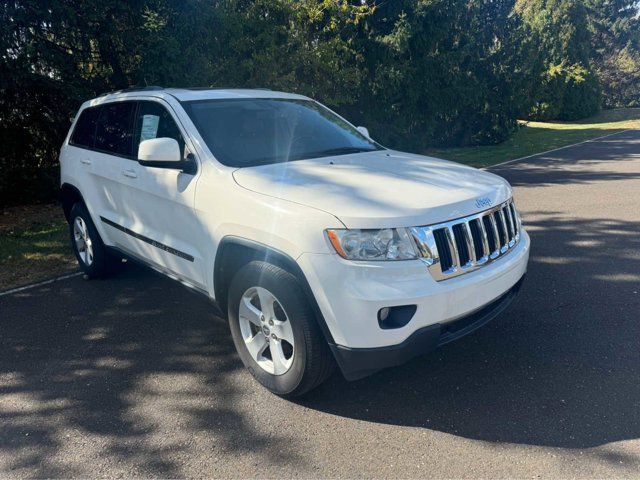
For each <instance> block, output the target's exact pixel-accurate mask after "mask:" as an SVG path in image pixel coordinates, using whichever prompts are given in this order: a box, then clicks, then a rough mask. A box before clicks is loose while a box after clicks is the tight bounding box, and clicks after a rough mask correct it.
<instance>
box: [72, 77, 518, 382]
mask: <svg viewBox="0 0 640 480" xmlns="http://www.w3.org/2000/svg"><path fill="white" fill-rule="evenodd" d="M60 163H61V177H62V178H61V186H62V205H63V208H64V212H65V215H66V218H67V219H68V221H69V225H70V232H71V241H72V245H73V248H74V250H75V253H76V256H77V258H78V262H79V263H80V267H81V268H82V270H83V271H84V272H85V273H86V274H87V275H88V276H89V277H98V276H103V275H105V274H106V273H107V272H108V271H109V270H110V268H109V267H110V265H114V264H116V263H119V262H120V260H121V258H122V257H127V258H132V259H136V260H138V261H141V262H143V263H144V264H146V265H148V266H150V267H152V268H154V269H156V270H158V271H160V272H162V273H164V274H166V275H167V276H169V277H171V278H174V279H177V280H179V281H180V282H182V283H183V284H185V285H187V286H189V287H191V288H193V289H195V290H198V291H200V292H202V293H203V294H205V295H206V296H207V297H209V298H210V299H213V300H215V301H216V302H217V304H218V305H219V306H220V308H221V310H222V311H223V312H226V313H227V314H228V319H229V325H230V328H231V333H232V336H233V340H234V342H235V345H236V348H237V350H238V353H239V355H240V358H241V359H242V361H243V362H244V364H245V365H246V367H247V368H248V369H249V370H250V371H251V373H252V374H253V375H254V376H255V378H256V379H257V380H258V381H259V382H260V383H262V384H263V385H264V386H265V387H267V388H268V389H269V390H271V391H272V392H275V393H277V394H280V395H299V394H302V393H304V392H306V391H308V390H310V389H312V388H314V387H315V386H317V385H319V384H320V383H321V382H322V381H323V380H324V379H326V378H327V376H328V375H329V374H330V373H331V371H332V368H333V366H334V365H335V364H337V365H338V366H339V368H340V370H341V371H342V373H343V374H344V376H345V377H346V378H347V379H350V380H353V379H357V378H361V377H364V376H366V375H368V374H371V373H373V372H375V371H376V370H379V369H381V368H384V367H389V366H392V365H399V364H401V363H403V362H405V361H407V360H408V359H410V358H412V357H414V356H416V355H418V354H421V353H424V352H427V351H429V350H431V349H433V348H435V347H437V346H439V345H442V344H444V343H446V342H449V341H451V340H453V339H456V338H458V337H460V336H462V335H465V334H467V333H469V332H471V331H473V330H475V329H476V328H478V327H479V326H481V325H483V324H484V323H486V322H487V321H489V320H490V319H492V318H493V317H495V316H496V315H497V314H498V313H500V312H501V311H502V310H504V308H505V307H506V306H507V305H508V304H509V303H510V301H511V300H512V299H513V298H514V296H515V294H516V293H517V291H518V289H519V287H520V284H521V283H522V278H523V276H524V274H525V272H526V269H527V261H528V257H529V237H528V235H527V233H526V232H525V231H524V229H523V228H522V225H521V222H520V218H519V216H518V213H517V211H516V209H515V207H514V204H513V200H512V191H511V188H510V186H509V184H508V183H507V182H506V181H505V180H503V179H502V178H500V177H498V176H496V175H493V174H491V173H488V172H483V171H480V170H476V169H473V168H469V167H466V166H463V165H459V164H456V163H452V162H447V161H444V160H438V159H434V158H430V157H424V156H420V155H413V154H408V153H402V152H398V151H394V150H389V149H386V148H384V147H382V146H380V145H379V144H378V143H376V142H374V141H373V140H371V138H369V134H368V132H367V130H366V129H365V128H363V127H357V128H356V127H354V126H352V125H351V124H350V123H349V122H347V121H346V120H345V119H343V118H341V117H340V116H338V115H337V114H335V113H334V112H332V111H331V110H329V109H327V108H326V107H323V106H322V105H320V104H319V103H317V102H315V101H313V100H311V99H309V98H307V97H303V96H300V95H293V94H288V93H281V92H273V91H269V90H223V89H163V88H160V87H147V88H144V89H138V90H129V91H120V92H115V93H111V94H106V95H103V96H101V97H98V98H96V99H94V100H91V101H88V102H86V103H84V104H83V105H82V107H81V108H80V111H79V113H78V115H77V116H76V120H75V121H74V123H73V125H72V127H71V130H70V132H69V135H68V136H67V139H66V140H65V142H64V145H63V146H62V150H61V154H60Z"/></svg>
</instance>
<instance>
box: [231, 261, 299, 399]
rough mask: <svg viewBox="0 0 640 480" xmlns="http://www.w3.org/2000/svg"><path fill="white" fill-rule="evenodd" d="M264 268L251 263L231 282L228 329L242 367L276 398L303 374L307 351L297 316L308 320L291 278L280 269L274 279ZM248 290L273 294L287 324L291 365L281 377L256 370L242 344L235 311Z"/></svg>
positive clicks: (254, 363) (295, 386)
mask: <svg viewBox="0 0 640 480" xmlns="http://www.w3.org/2000/svg"><path fill="white" fill-rule="evenodd" d="M268 266H269V265H268V264H264V263H262V262H252V263H250V264H248V265H246V266H245V267H243V268H242V269H241V270H240V271H239V272H238V274H237V276H236V277H235V278H234V279H233V281H232V284H231V288H230V290H229V302H228V316H229V327H230V329H231V336H232V337H233V342H234V343H235V346H236V350H237V351H238V355H239V356H240V359H241V360H242V363H244V365H245V367H247V369H248V370H249V371H250V372H251V374H252V375H253V376H254V377H255V378H256V379H257V380H258V381H259V382H260V383H261V384H262V385H264V386H265V387H266V388H267V389H269V390H271V391H272V392H274V393H276V394H278V395H287V394H289V393H291V392H293V391H294V390H295V389H296V388H297V387H298V386H299V385H300V383H301V382H302V379H303V377H304V374H305V369H306V364H307V348H306V339H305V335H304V330H303V328H302V325H301V321H300V317H301V316H305V317H307V318H308V316H309V315H310V314H311V310H310V308H309V306H308V304H307V302H306V298H305V297H304V293H303V292H302V290H301V289H300V287H299V285H298V282H297V280H296V279H295V277H294V276H293V275H291V274H290V273H288V272H285V271H283V270H281V272H282V273H285V274H286V275H282V274H280V275H278V276H276V275H274V273H273V271H272V270H271V269H269V268H265V267H268ZM251 287H263V288H266V289H267V290H269V291H270V292H271V293H272V294H273V295H275V297H276V298H277V299H278V302H279V303H280V305H281V306H282V308H283V309H284V311H285V312H286V314H287V317H288V318H289V322H290V323H291V329H292V331H293V338H294V341H295V347H294V348H295V350H294V358H293V364H292V365H291V368H289V370H288V371H287V372H286V373H284V374H282V375H272V374H270V373H268V372H267V371H265V370H264V369H263V368H262V367H260V365H258V363H257V362H256V361H255V360H254V359H253V358H252V357H251V355H250V353H249V351H248V349H247V347H246V345H245V343H244V339H243V337H242V333H241V331H240V323H239V316H238V312H239V306H240V300H241V299H242V296H243V295H244V293H245V292H246V291H247V290H248V289H249V288H251Z"/></svg>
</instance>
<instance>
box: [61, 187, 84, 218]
mask: <svg viewBox="0 0 640 480" xmlns="http://www.w3.org/2000/svg"><path fill="white" fill-rule="evenodd" d="M77 202H83V203H84V198H83V197H82V194H81V193H80V190H78V188H77V187H75V186H73V185H71V184H70V183H63V184H62V187H60V203H61V204H62V210H63V211H64V218H66V219H67V221H69V214H70V213H71V208H72V207H73V205H74V204H75V203H77Z"/></svg>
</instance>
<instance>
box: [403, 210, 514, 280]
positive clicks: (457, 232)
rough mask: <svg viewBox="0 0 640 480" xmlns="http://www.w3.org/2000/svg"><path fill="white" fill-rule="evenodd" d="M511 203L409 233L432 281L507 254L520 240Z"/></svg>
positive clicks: (466, 270) (467, 270)
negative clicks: (427, 268)
mask: <svg viewBox="0 0 640 480" xmlns="http://www.w3.org/2000/svg"><path fill="white" fill-rule="evenodd" d="M520 229H521V223H520V216H519V215H518V212H517V211H516V207H515V205H514V204H513V199H509V200H508V201H507V202H505V203H503V204H501V205H498V206H496V207H493V208H491V209H489V210H485V211H484V212H481V213H478V214H475V215H470V216H468V217H464V218H459V219H457V220H453V221H451V222H446V223H440V224H438V225H428V226H425V227H413V228H411V229H410V231H411V234H412V236H413V239H414V241H415V242H416V246H417V247H418V251H419V252H420V255H421V256H422V258H423V260H424V261H425V263H426V264H427V265H428V267H429V271H430V272H431V274H432V275H433V277H434V278H435V279H436V281H441V280H446V279H447V278H452V277H457V276H458V275H462V274H463V273H468V272H471V271H473V270H476V269H478V268H480V267H482V266H484V265H487V264H488V263H491V262H492V261H494V260H495V259H496V258H498V257H501V256H502V255H504V254H506V253H507V252H509V251H510V250H511V249H512V248H513V247H514V246H515V245H517V243H518V241H519V240H520Z"/></svg>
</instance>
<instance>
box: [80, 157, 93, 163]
mask: <svg viewBox="0 0 640 480" xmlns="http://www.w3.org/2000/svg"><path fill="white" fill-rule="evenodd" d="M80 163H83V164H85V165H91V160H89V159H88V158H83V159H82V160H80Z"/></svg>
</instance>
